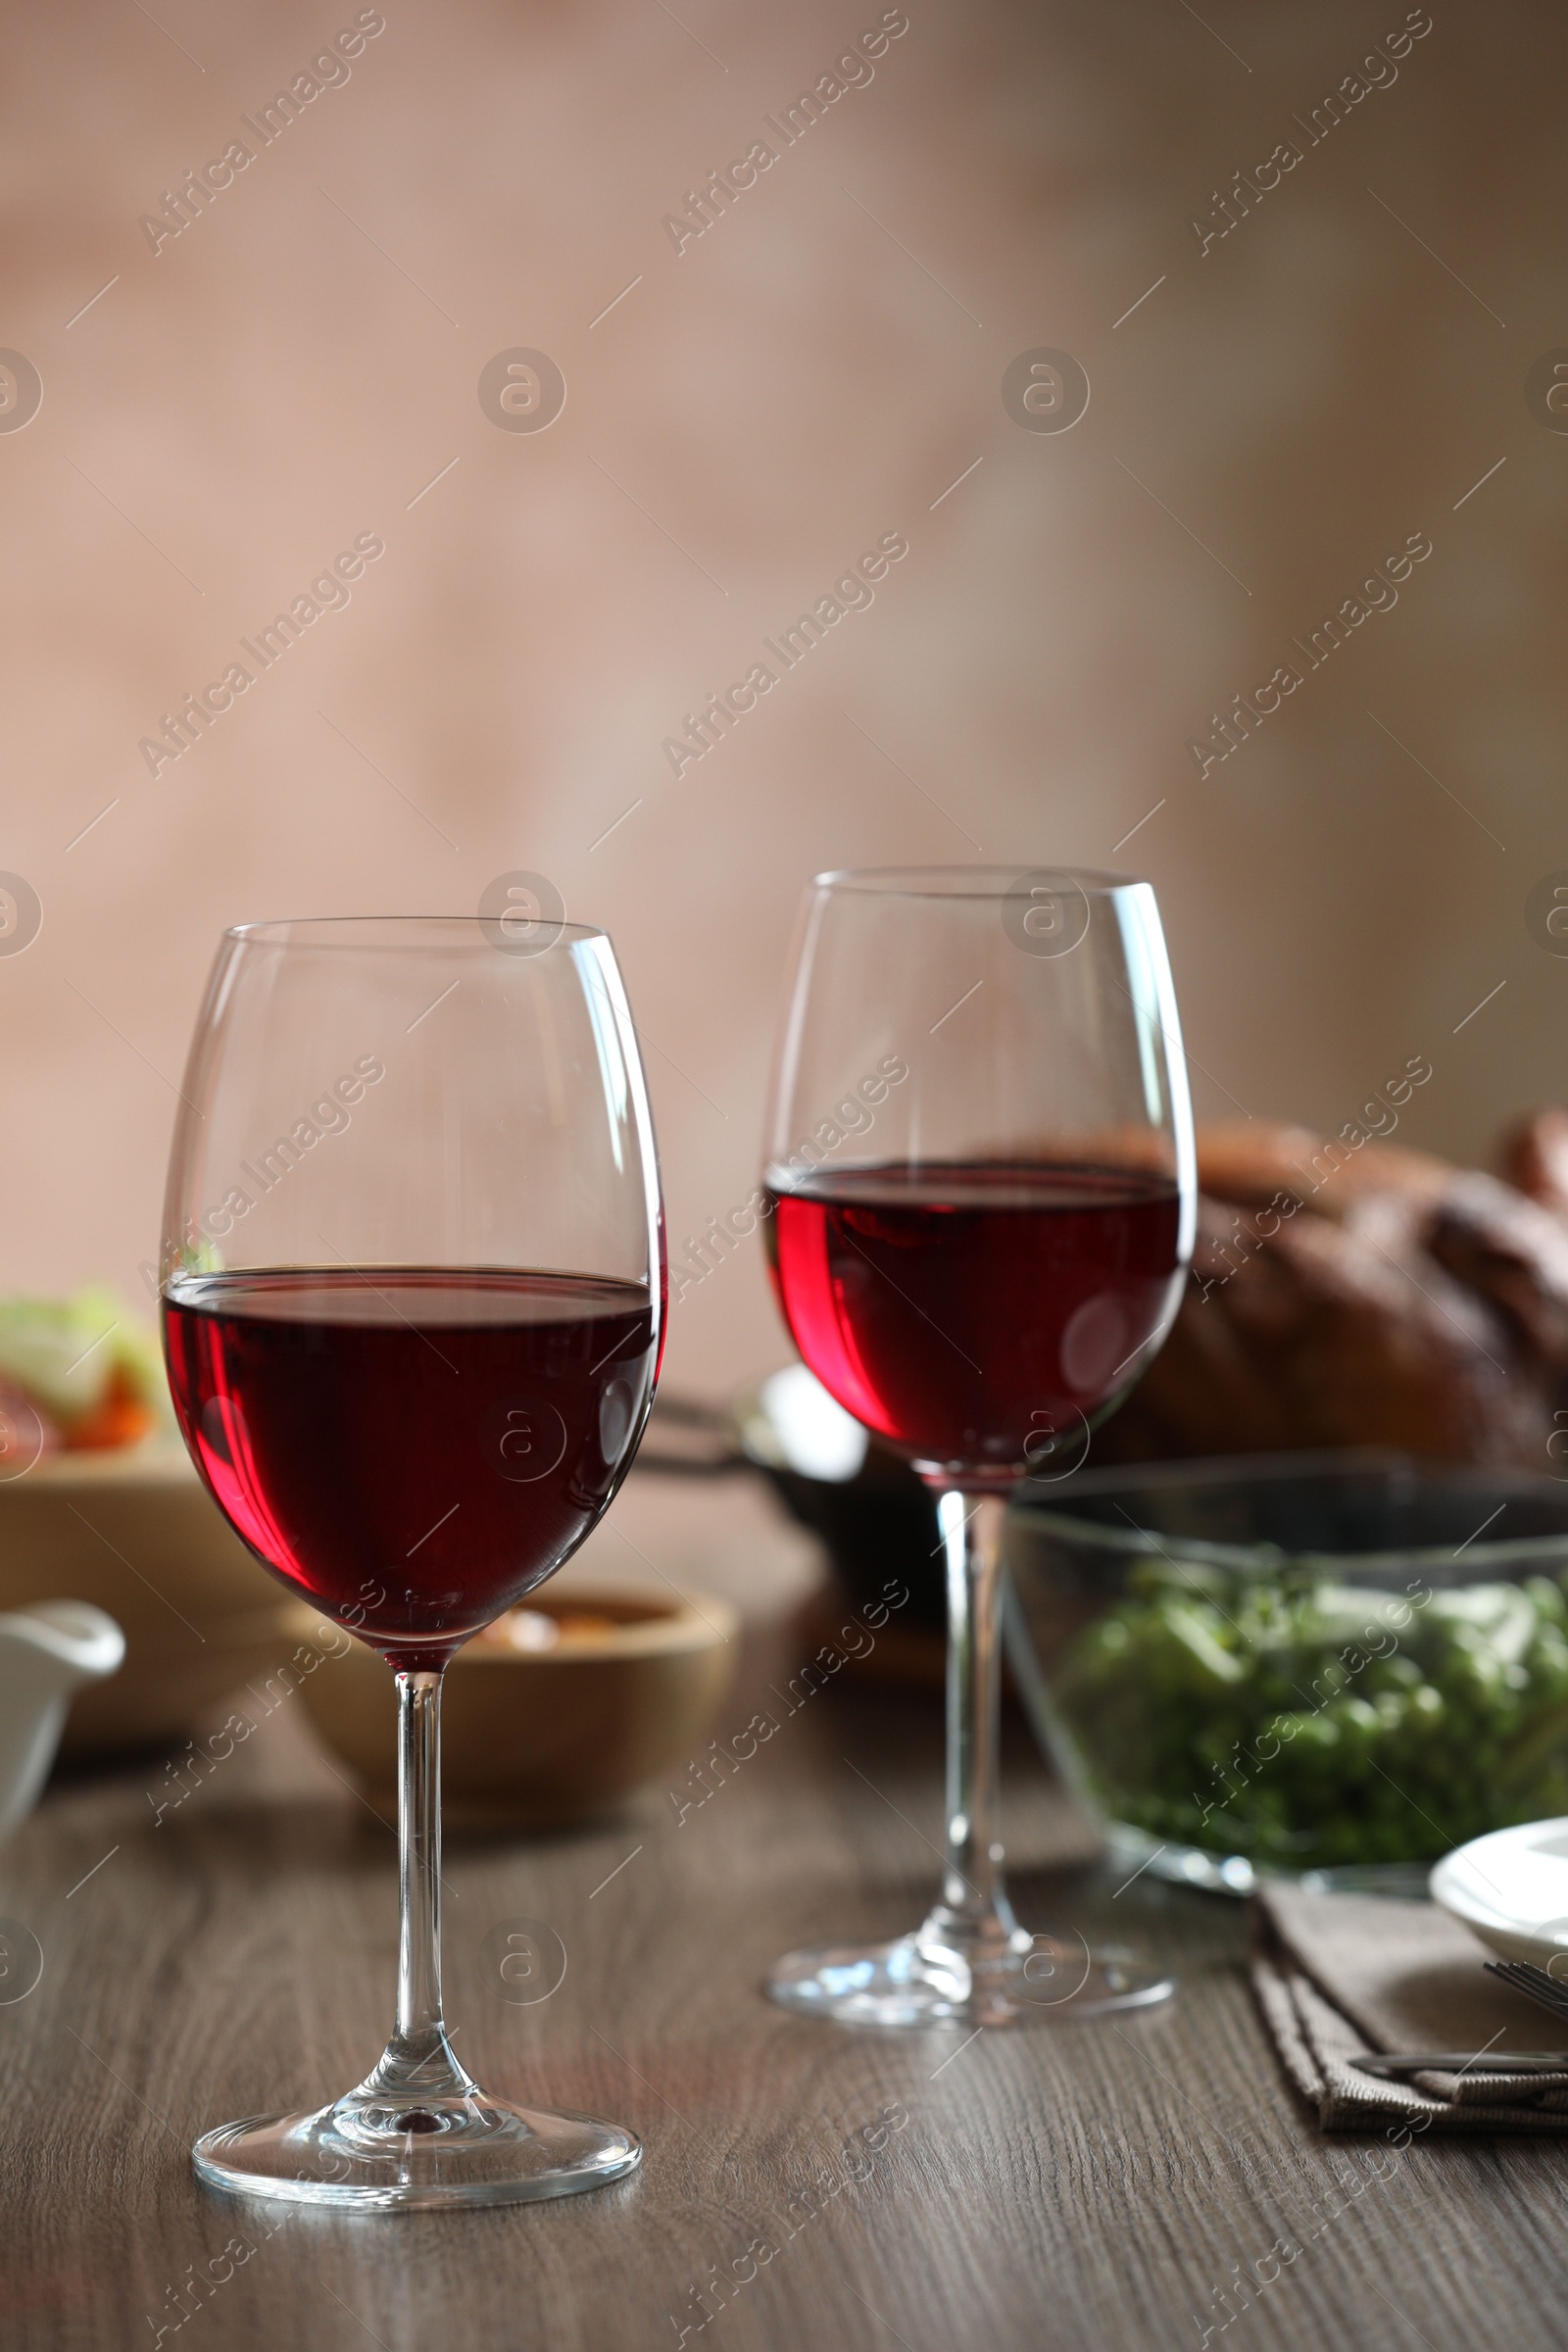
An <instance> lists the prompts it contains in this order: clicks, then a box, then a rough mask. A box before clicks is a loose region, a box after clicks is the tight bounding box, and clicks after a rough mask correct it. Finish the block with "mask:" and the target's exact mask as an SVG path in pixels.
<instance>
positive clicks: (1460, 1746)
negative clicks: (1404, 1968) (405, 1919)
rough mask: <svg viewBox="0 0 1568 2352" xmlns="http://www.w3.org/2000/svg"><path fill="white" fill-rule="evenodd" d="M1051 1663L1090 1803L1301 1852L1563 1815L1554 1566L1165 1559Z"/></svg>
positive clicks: (1304, 1863)
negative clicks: (1408, 1568) (1385, 1581)
mask: <svg viewBox="0 0 1568 2352" xmlns="http://www.w3.org/2000/svg"><path fill="white" fill-rule="evenodd" d="M1051 1679H1052V1689H1053V1695H1054V1700H1055V1704H1056V1707H1057V1709H1058V1711H1059V1713H1060V1715H1061V1716H1062V1718H1063V1719H1064V1721H1065V1723H1066V1725H1067V1728H1068V1729H1069V1731H1070V1733H1071V1734H1072V1736H1073V1739H1074V1741H1075V1744H1076V1745H1077V1747H1078V1749H1079V1752H1080V1754H1081V1756H1082V1758H1083V1760H1084V1762H1085V1765H1086V1767H1087V1770H1088V1775H1089V1780H1090V1783H1091V1786H1092V1787H1093V1789H1094V1790H1095V1792H1096V1794H1097V1796H1098V1797H1099V1799H1100V1801H1101V1803H1102V1804H1103V1806H1104V1807H1105V1809H1106V1810H1107V1811H1108V1812H1109V1813H1111V1814H1112V1815H1113V1816H1114V1817H1115V1818H1116V1819H1117V1820H1120V1821H1124V1822H1128V1823H1131V1824H1133V1825H1134V1826H1136V1827H1137V1828H1139V1829H1142V1830H1146V1831H1148V1832H1150V1833H1151V1834H1152V1836H1154V1837H1156V1838H1167V1839H1171V1840H1180V1841H1181V1842H1183V1843H1184V1844H1190V1845H1197V1846H1201V1847H1203V1848H1205V1849H1207V1850H1209V1851H1218V1852H1227V1853H1240V1854H1246V1855H1247V1856H1249V1857H1250V1859H1252V1860H1254V1861H1256V1862H1261V1863H1273V1864H1277V1865H1281V1866H1285V1867H1288V1868H1293V1869H1313V1868H1321V1867H1327V1866H1330V1865H1336V1864H1338V1865H1344V1864H1346V1863H1368V1862H1403V1861H1420V1860H1428V1859H1435V1858H1436V1857H1437V1856H1438V1855H1439V1854H1442V1853H1444V1852H1446V1850H1447V1849H1448V1848H1450V1847H1451V1846H1455V1845H1459V1844H1462V1843H1463V1842H1464V1841H1465V1840H1466V1839H1467V1838H1474V1837H1478V1836H1480V1835H1481V1834H1482V1832H1484V1831H1486V1830H1493V1829H1498V1828H1500V1827H1502V1826H1504V1825H1505V1824H1507V1823H1509V1822H1515V1821H1534V1820H1539V1819H1541V1818H1542V1817H1544V1816H1545V1815H1549V1814H1560V1813H1568V1596H1565V1593H1564V1590H1563V1585H1562V1584H1561V1583H1559V1581H1558V1580H1557V1579H1556V1578H1555V1577H1551V1576H1533V1577H1530V1578H1529V1579H1527V1580H1526V1581H1525V1582H1523V1583H1520V1584H1474V1585H1464V1586H1458V1587H1454V1588H1451V1589H1448V1590H1446V1591H1444V1590H1434V1589H1433V1588H1432V1587H1431V1586H1429V1585H1428V1584H1426V1583H1425V1582H1424V1581H1423V1580H1422V1579H1421V1578H1420V1577H1419V1576H1417V1577H1414V1578H1412V1580H1411V1582H1410V1584H1409V1585H1408V1586H1407V1587H1406V1588H1405V1590H1404V1591H1402V1592H1391V1591H1389V1590H1387V1589H1386V1588H1385V1589H1373V1588H1368V1587H1365V1586H1351V1585H1348V1584H1344V1583H1341V1582H1338V1581H1336V1580H1334V1579H1333V1578H1331V1577H1328V1576H1324V1575H1319V1574H1316V1573H1314V1572H1313V1571H1312V1570H1311V1569H1310V1568H1308V1567H1307V1566H1306V1565H1305V1564H1303V1563H1293V1562H1290V1561H1286V1562H1284V1563H1282V1565H1281V1566H1280V1568H1279V1569H1277V1570H1273V1571H1270V1572H1269V1573H1268V1574H1266V1575H1259V1574H1258V1573H1256V1572H1255V1571H1252V1570H1249V1571H1247V1572H1246V1573H1237V1572H1233V1571H1229V1570H1224V1569H1219V1568H1208V1567H1202V1566H1198V1565H1194V1564H1189V1563H1174V1562H1171V1561H1168V1560H1166V1559H1165V1558H1163V1557H1161V1558H1159V1559H1157V1560H1152V1561H1149V1562H1147V1563H1141V1564H1140V1565H1139V1566H1138V1567H1136V1568H1135V1569H1134V1570H1133V1572H1132V1575H1131V1578H1130V1580H1129V1589H1128V1593H1127V1595H1126V1597H1125V1598H1123V1599H1122V1600H1120V1601H1118V1602H1117V1603H1116V1604H1115V1605H1114V1606H1113V1607H1112V1608H1111V1609H1110V1610H1109V1611H1108V1613H1107V1614H1106V1615H1105V1616H1103V1617H1102V1618H1100V1619H1099V1620H1098V1621H1097V1622H1096V1623H1095V1624H1094V1625H1093V1626H1091V1627H1090V1628H1089V1629H1088V1631H1087V1632H1085V1633H1083V1634H1081V1635H1080V1636H1079V1637H1078V1638H1077V1640H1076V1641H1075V1642H1073V1643H1072V1644H1071V1645H1070V1647H1069V1648H1068V1649H1067V1650H1066V1651H1065V1653H1064V1654H1063V1655H1062V1656H1061V1657H1060V1658H1059V1660H1058V1661H1057V1663H1056V1665H1055V1666H1054V1671H1053V1674H1052V1678H1051Z"/></svg>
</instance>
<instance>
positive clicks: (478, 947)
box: [221, 914, 609, 955]
mask: <svg viewBox="0 0 1568 2352" xmlns="http://www.w3.org/2000/svg"><path fill="white" fill-rule="evenodd" d="M507 919H509V918H508V917H505V916H498V917H487V916H484V915H480V914H295V915H278V916H274V917H270V918H269V919H268V920H266V921H263V922H258V923H229V924H226V925H225V926H224V929H223V932H222V934H221V936H222V937H223V938H224V939H228V940H235V941H237V942H239V943H240V944H241V945H243V946H245V947H268V948H287V947H312V948H339V949H344V950H353V949H356V948H358V949H375V948H380V949H385V948H386V947H387V946H388V945H390V944H391V935H392V934H393V933H394V932H397V931H412V932H413V933H414V934H415V937H414V938H413V939H412V940H410V941H406V942H404V943H403V944H404V945H407V946H416V947H430V948H442V949H446V950H448V951H451V950H454V949H459V950H461V949H466V950H469V951H471V952H473V953H479V952H480V951H483V952H484V953H485V954H487V955H488V954H491V953H493V951H494V949H495V945H496V942H495V937H494V934H495V933H496V932H497V931H498V930H500V929H501V928H502V925H503V923H504V922H505V921H506V920H507ZM512 919H515V918H512ZM537 920H538V927H539V928H540V930H541V931H547V932H548V933H549V934H550V937H549V938H548V940H542V941H541V942H540V943H539V946H538V947H537V948H535V949H533V950H532V951H531V952H533V953H535V954H537V953H541V952H542V951H543V949H544V948H546V947H554V946H555V945H556V943H557V941H559V940H565V941H566V942H568V943H569V944H570V945H573V946H575V945H576V944H577V943H578V942H579V941H581V940H586V939H606V938H608V937H609V934H608V933H607V932H606V931H605V930H604V929H603V928H602V927H601V925H600V924H598V923H568V922H566V921H565V920H564V918H563V919H561V920H559V921H558V920H557V919H556V918H555V917H554V916H540V917H538V918H537ZM454 932H456V933H457V934H458V936H457V937H456V938H454V937H452V936H451V935H452V934H453V933H454ZM296 934H300V935H301V936H299V937H296V936H295V935H296ZM334 934H336V935H337V936H333V935H334Z"/></svg>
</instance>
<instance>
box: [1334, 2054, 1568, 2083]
mask: <svg viewBox="0 0 1568 2352" xmlns="http://www.w3.org/2000/svg"><path fill="white" fill-rule="evenodd" d="M1345 2063H1346V2065H1347V2066H1353V2067H1354V2069H1355V2071H1356V2073H1357V2074H1358V2075H1377V2076H1378V2077H1380V2078H1389V2077H1397V2076H1399V2075H1426V2074H1433V2075H1568V2050H1409V2051H1403V2052H1400V2053H1398V2054H1397V2055H1396V2054H1393V2053H1391V2052H1389V2051H1387V2050H1380V2051H1376V2052H1374V2051H1370V2050H1369V2051H1368V2052H1366V2054H1365V2055H1364V2056H1357V2057H1354V2058H1347V2059H1346V2061H1345Z"/></svg>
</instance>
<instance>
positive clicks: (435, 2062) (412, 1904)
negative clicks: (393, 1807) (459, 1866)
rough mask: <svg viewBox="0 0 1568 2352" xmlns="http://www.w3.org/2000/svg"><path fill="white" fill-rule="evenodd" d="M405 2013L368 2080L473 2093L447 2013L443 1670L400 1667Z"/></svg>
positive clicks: (399, 2087)
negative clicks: (414, 1671)
mask: <svg viewBox="0 0 1568 2352" xmlns="http://www.w3.org/2000/svg"><path fill="white" fill-rule="evenodd" d="M397 1686H398V1914H399V1936H398V2018H397V2026H396V2029H395V2030H394V2032H393V2035H392V2038H391V2040H390V2041H389V2042H388V2043H387V2045H386V2048H385V2050H384V2051H383V2052H382V2055H381V2059H380V2063H379V2064H378V2065H377V2067H376V2068H375V2071H374V2073H373V2074H372V2075H371V2076H370V2077H369V2078H368V2081H367V2082H365V2083H364V2084H363V2085H362V2088H363V2089H364V2090H366V2091H376V2092H387V2093H389V2094H391V2095H393V2096H395V2097H397V2098H399V2099H402V2100H404V2101H411V2100H417V2099H421V2098H466V2097H467V2096H468V2095H469V2094H470V2093H471V2092H472V2091H473V2089H474V2087H475V2085H474V2083H473V2082H472V2081H471V2080H470V2079H469V2077H468V2076H467V2075H466V2073H465V2071H464V2069H463V2068H462V2067H461V2066H460V2065H459V2064H458V2061H457V2059H456V2057H455V2056H454V2055H453V2052H452V2047H451V2044H450V2043H449V2042H448V2040H447V2034H446V2026H445V2023H444V2021H443V2019H442V2015H441V1676H440V1675H439V1674H438V1673H436V1674H431V1673H419V1674H399V1675H398V1676H397Z"/></svg>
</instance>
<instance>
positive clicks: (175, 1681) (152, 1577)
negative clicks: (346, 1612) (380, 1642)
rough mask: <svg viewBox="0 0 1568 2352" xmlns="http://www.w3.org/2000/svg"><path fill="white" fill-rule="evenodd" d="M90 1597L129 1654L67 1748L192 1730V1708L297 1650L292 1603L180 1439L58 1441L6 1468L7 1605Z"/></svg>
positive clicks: (1, 1487) (0, 1554) (2, 1591)
mask: <svg viewBox="0 0 1568 2352" xmlns="http://www.w3.org/2000/svg"><path fill="white" fill-rule="evenodd" d="M41 1600H85V1601H90V1602H91V1603H92V1605H93V1606H94V1607H95V1608H99V1609H104V1610H106V1611H107V1612H108V1614H109V1615H110V1616H111V1617H113V1618H114V1620H115V1622H116V1623H117V1624H118V1625H119V1626H120V1628H121V1630H122V1631H123V1634H124V1637H125V1662H124V1664H123V1666H122V1667H121V1669H120V1671H119V1673H118V1674H116V1675H114V1676H112V1677H111V1678H110V1680H109V1681H108V1682H104V1683H94V1684H92V1685H90V1686H89V1687H88V1688H87V1689H86V1690H84V1691H80V1692H79V1693H78V1694H77V1696H76V1697H75V1698H74V1699H73V1702H72V1707H71V1712H70V1714H69V1715H68V1717H67V1719H66V1730H65V1736H64V1739H63V1740H62V1741H61V1752H62V1753H63V1754H64V1755H66V1756H68V1757H69V1756H83V1755H96V1754H100V1753H102V1752H104V1751H106V1750H110V1749H113V1748H117V1747H126V1746H133V1745H140V1744H143V1743H156V1742H159V1741H172V1740H179V1739H182V1738H183V1737H184V1735H185V1733H186V1732H187V1731H188V1730H189V1728H190V1725H191V1721H192V1719H193V1718H194V1717H195V1716H196V1715H198V1714H199V1713H200V1712H201V1710H202V1709H203V1708H204V1707H206V1706H209V1705H211V1703H212V1702H213V1701H214V1700H215V1699H219V1698H221V1697H223V1696H224V1694H225V1693H226V1692H227V1691H232V1690H234V1689H235V1688H236V1687H237V1686H238V1685H239V1684H241V1683H243V1682H244V1681H245V1680H246V1679H247V1677H248V1676H250V1675H253V1674H256V1673H258V1672H261V1671H264V1670H266V1669H267V1668H269V1667H271V1666H273V1665H275V1664H276V1663H277V1662H278V1661H279V1660H280V1659H282V1658H286V1657H287V1655H288V1648H287V1641H286V1637H287V1632H288V1628H287V1624H286V1622H285V1621H286V1619H287V1616H288V1611H289V1609H290V1607H291V1605H292V1604H291V1602H290V1600H289V1597H288V1594H287V1593H286V1592H285V1590H284V1589H283V1587H282V1586H281V1585H280V1584H279V1582H278V1580H277V1579H276V1578H275V1577H273V1576H270V1575H269V1573H268V1571H267V1570H266V1569H265V1568H264V1567H263V1566H262V1565H261V1563H260V1561H258V1560H256V1559H254V1558H253V1557H252V1555H251V1554H250V1552H248V1551H247V1550H246V1548H245V1546H244V1544H242V1543H241V1542H240V1540H239V1538H238V1536H236V1535H235V1533H234V1531H233V1529H232V1528H231V1527H230V1526H229V1524H228V1522H227V1520H226V1519H225V1518H224V1517H223V1515H222V1513H221V1511H220V1509H219V1507H218V1505H217V1503H216V1502H214V1500H213V1498H212V1496H211V1495H209V1494H208V1492H207V1490H206V1488H205V1487H204V1486H203V1485H202V1482H201V1480H200V1479H199V1478H198V1477H197V1475H196V1471H195V1468H194V1466H193V1464H192V1462H191V1459H190V1456H189V1455H188V1454H187V1453H186V1451H185V1448H184V1446H182V1445H180V1443H179V1441H178V1440H177V1439H163V1440H159V1439H149V1440H148V1441H147V1442H146V1443H145V1444H143V1445H140V1446H125V1447H123V1449H119V1448H117V1449H116V1450H114V1451H105V1452H102V1453H98V1452H80V1453H72V1452H64V1453H55V1454H49V1455H46V1457H45V1458H44V1459H43V1460H42V1461H41V1462H38V1463H36V1464H35V1465H34V1467H33V1468H32V1469H31V1470H29V1471H27V1472H26V1473H25V1475H24V1476H22V1477H20V1478H12V1479H7V1480H4V1481H0V1610H5V1609H25V1608H28V1607H30V1606H32V1605H33V1604H34V1603H36V1602H38V1601H41Z"/></svg>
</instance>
